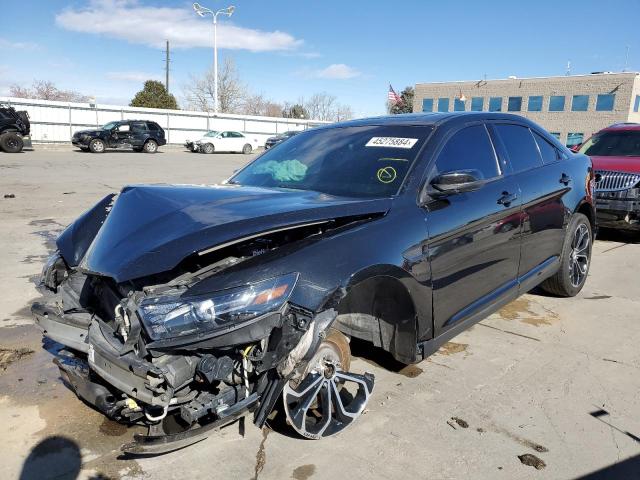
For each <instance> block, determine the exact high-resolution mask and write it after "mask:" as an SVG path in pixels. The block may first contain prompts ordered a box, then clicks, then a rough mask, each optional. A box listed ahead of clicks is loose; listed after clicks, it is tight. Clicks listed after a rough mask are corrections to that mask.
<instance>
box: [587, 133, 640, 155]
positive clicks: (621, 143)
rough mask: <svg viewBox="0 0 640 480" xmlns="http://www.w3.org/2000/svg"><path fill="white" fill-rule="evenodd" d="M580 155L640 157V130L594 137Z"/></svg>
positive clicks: (600, 134)
mask: <svg viewBox="0 0 640 480" xmlns="http://www.w3.org/2000/svg"><path fill="white" fill-rule="evenodd" d="M580 153H584V154H585V155H593V156H600V157H640V130H620V131H615V132H614V131H609V132H602V133H598V134H596V135H594V136H593V137H591V138H590V139H589V140H587V141H586V142H585V144H584V145H583V146H582V147H580Z"/></svg>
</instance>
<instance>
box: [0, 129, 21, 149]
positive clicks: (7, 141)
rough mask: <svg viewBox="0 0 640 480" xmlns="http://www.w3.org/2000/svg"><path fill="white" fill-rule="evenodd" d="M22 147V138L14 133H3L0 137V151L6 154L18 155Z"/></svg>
mask: <svg viewBox="0 0 640 480" xmlns="http://www.w3.org/2000/svg"><path fill="white" fill-rule="evenodd" d="M22 147H24V142H23V141H22V137H21V136H20V135H18V134H17V133H16V132H5V133H3V134H2V135H0V150H3V151H5V152H7V153H19V152H20V151H22Z"/></svg>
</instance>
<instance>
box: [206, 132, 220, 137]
mask: <svg viewBox="0 0 640 480" xmlns="http://www.w3.org/2000/svg"><path fill="white" fill-rule="evenodd" d="M217 134H218V132H215V131H213V130H211V131H210V132H207V133H205V134H204V136H205V137H215V136H216V135H217Z"/></svg>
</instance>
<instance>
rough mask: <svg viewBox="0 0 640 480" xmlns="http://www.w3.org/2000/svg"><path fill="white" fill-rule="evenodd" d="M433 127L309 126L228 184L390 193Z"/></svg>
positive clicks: (355, 193)
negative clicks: (315, 127)
mask: <svg viewBox="0 0 640 480" xmlns="http://www.w3.org/2000/svg"><path fill="white" fill-rule="evenodd" d="M431 130H432V127H431V126H421V127H412V126H379V125H368V126H362V127H342V128H327V129H320V130H312V131H307V132H304V133H300V134H299V135H295V136H294V137H292V138H291V139H289V140H287V141H286V142H283V143H281V144H280V145H278V147H277V148H274V149H270V150H267V151H266V153H264V154H263V155H262V156H260V157H259V158H257V159H256V160H255V161H254V162H252V163H250V164H249V165H248V166H247V167H246V168H244V169H243V170H241V171H240V172H238V173H237V174H236V175H235V176H234V177H232V178H231V179H230V180H229V183H234V184H240V185H248V186H254V187H269V188H294V189H298V190H312V191H316V192H322V193H326V194H329V195H337V196H346V197H369V198H371V197H389V196H392V195H395V194H396V193H397V192H398V189H399V188H400V186H401V185H402V182H403V181H404V179H405V177H406V176H407V173H408V172H409V169H410V168H411V165H413V163H414V161H415V159H416V156H417V154H418V152H419V151H420V148H421V147H422V145H423V144H424V142H425V141H426V139H427V137H428V136H429V133H431Z"/></svg>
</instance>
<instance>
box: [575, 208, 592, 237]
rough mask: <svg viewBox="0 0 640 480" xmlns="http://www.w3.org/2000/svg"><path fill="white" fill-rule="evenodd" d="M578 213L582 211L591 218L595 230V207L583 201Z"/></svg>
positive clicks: (590, 221)
mask: <svg viewBox="0 0 640 480" xmlns="http://www.w3.org/2000/svg"><path fill="white" fill-rule="evenodd" d="M576 213H581V214H583V215H584V216H585V217H587V218H588V219H589V223H590V224H591V231H595V228H596V219H595V215H594V212H593V207H591V205H589V204H588V203H583V204H582V205H580V206H579V207H578V209H577V210H576Z"/></svg>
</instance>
